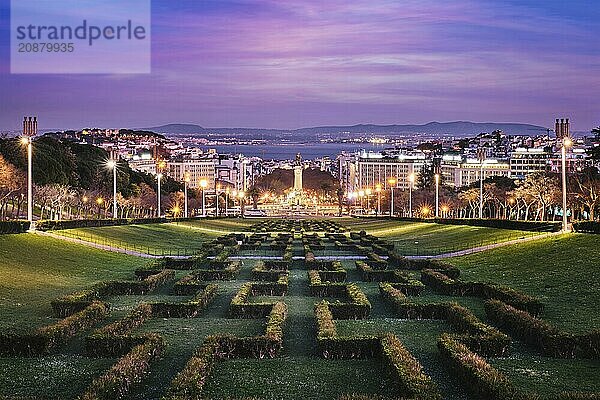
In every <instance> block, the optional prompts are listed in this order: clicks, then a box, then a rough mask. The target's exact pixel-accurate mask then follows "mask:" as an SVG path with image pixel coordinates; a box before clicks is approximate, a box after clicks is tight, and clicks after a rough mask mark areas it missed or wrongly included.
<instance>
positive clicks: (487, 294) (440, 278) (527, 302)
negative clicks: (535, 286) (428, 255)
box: [421, 269, 544, 315]
mask: <svg viewBox="0 0 600 400" xmlns="http://www.w3.org/2000/svg"><path fill="white" fill-rule="evenodd" d="M421 281H423V283H425V284H427V285H428V286H430V287H432V288H433V290H435V291H436V292H439V293H442V294H445V295H448V296H475V297H480V298H483V299H498V300H502V301H504V302H505V303H508V304H510V305H512V306H514V307H516V308H519V309H521V310H526V311H528V312H530V313H532V314H534V315H538V314H540V313H541V312H542V310H543V309H544V305H543V304H542V303H541V302H540V301H539V300H538V299H536V298H533V297H531V296H528V295H526V294H523V293H521V292H518V291H516V290H514V289H511V288H509V287H506V286H501V285H495V284H491V283H483V282H461V281H457V280H454V279H451V278H449V277H448V276H447V275H444V274H442V273H441V272H438V271H433V270H430V269H424V270H422V271H421Z"/></svg>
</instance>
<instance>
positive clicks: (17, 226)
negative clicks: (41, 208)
mask: <svg viewBox="0 0 600 400" xmlns="http://www.w3.org/2000/svg"><path fill="white" fill-rule="evenodd" d="M28 229H29V221H0V234H6V233H24V232H27V230H28Z"/></svg>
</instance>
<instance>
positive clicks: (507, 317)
mask: <svg viewBox="0 0 600 400" xmlns="http://www.w3.org/2000/svg"><path fill="white" fill-rule="evenodd" d="M485 312H486V314H487V315H488V318H490V319H491V320H492V321H494V322H495V323H496V324H497V325H499V326H500V327H501V328H504V329H507V330H508V331H509V332H511V333H512V334H514V335H516V336H517V337H519V338H521V339H522V340H523V341H525V342H527V343H529V344H531V345H533V346H535V347H537V348H538V349H539V350H540V351H542V353H544V354H546V355H549V356H552V357H560V358H595V359H597V358H600V331H599V330H595V331H591V332H588V333H582V334H572V333H568V332H563V331H561V330H559V329H557V328H556V327H554V326H552V325H550V324H549V323H547V322H545V321H543V320H541V319H538V318H535V317H534V316H532V315H531V314H529V313H528V312H526V311H522V310H518V309H516V308H515V307H513V306H510V305H508V304H505V303H503V302H501V301H499V300H488V301H486V302H485Z"/></svg>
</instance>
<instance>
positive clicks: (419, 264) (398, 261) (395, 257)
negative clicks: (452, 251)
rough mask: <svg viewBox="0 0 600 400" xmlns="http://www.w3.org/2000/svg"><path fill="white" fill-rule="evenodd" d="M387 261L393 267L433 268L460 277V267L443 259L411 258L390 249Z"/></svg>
mask: <svg viewBox="0 0 600 400" xmlns="http://www.w3.org/2000/svg"><path fill="white" fill-rule="evenodd" d="M387 261H388V264H389V265H390V266H392V267H393V268H399V269H408V270H413V271H422V270H424V269H431V270H433V271H437V272H440V273H442V274H444V275H446V276H448V278H451V279H458V278H459V277H460V270H459V269H458V268H456V267H455V266H454V265H452V264H450V263H448V262H445V261H441V260H432V259H427V258H421V259H410V258H406V257H404V256H401V255H399V254H398V253H396V252H395V251H390V252H388V260H387Z"/></svg>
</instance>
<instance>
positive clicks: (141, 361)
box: [80, 334, 165, 400]
mask: <svg viewBox="0 0 600 400" xmlns="http://www.w3.org/2000/svg"><path fill="white" fill-rule="evenodd" d="M164 349H165V342H164V340H163V338H162V337H161V336H159V335H157V334H148V335H145V336H144V341H143V343H141V344H138V345H137V346H135V347H134V348H133V349H132V350H131V351H130V352H129V353H127V354H126V355H124V356H123V357H122V358H120V359H119V361H117V363H116V364H115V365H113V366H112V368H111V369H110V370H109V371H108V372H107V373H106V374H104V375H102V376H101V377H99V378H96V379H94V380H93V381H92V383H91V385H90V386H89V387H88V389H87V390H86V392H85V393H84V394H83V395H82V396H81V397H80V400H113V399H121V398H123V397H124V396H125V395H126V394H127V393H128V392H129V390H130V389H131V387H132V386H133V385H134V384H136V383H139V382H141V381H142V379H143V377H144V375H145V374H146V373H147V371H148V369H149V368H150V364H151V363H152V362H153V361H154V360H156V359H157V358H158V357H160V355H161V354H162V352H163V351H164Z"/></svg>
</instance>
